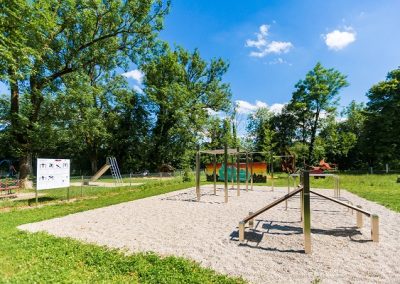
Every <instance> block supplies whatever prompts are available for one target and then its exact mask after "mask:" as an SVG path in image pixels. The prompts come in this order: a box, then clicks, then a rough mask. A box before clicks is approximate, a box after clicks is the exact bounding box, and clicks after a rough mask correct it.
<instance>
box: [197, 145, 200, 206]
mask: <svg viewBox="0 0 400 284" xmlns="http://www.w3.org/2000/svg"><path fill="white" fill-rule="evenodd" d="M196 196H197V201H200V146H199V145H197V151H196Z"/></svg>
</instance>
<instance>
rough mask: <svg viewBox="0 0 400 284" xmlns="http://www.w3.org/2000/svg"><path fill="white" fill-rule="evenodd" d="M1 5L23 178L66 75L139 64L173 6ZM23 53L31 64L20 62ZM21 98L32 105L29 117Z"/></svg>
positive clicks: (47, 0)
mask: <svg viewBox="0 0 400 284" xmlns="http://www.w3.org/2000/svg"><path fill="white" fill-rule="evenodd" d="M1 5H2V6H1V8H2V9H1V10H2V13H1V14H0V35H1V37H0V43H1V46H0V50H1V51H2V53H4V54H5V56H2V57H1V59H0V61H1V63H0V66H1V70H0V74H2V77H1V80H2V81H4V82H6V83H7V84H9V86H10V90H11V106H10V109H11V130H12V135H13V137H14V140H15V142H16V144H18V146H19V152H20V153H21V154H20V177H21V178H25V177H26V176H27V174H28V172H29V168H28V164H29V156H30V154H31V152H32V146H33V145H32V140H33V139H32V136H31V135H32V133H34V131H33V130H34V126H35V124H37V123H38V122H40V121H39V119H40V113H41V111H42V110H43V105H44V102H45V99H46V96H51V95H54V94H56V93H55V90H58V89H62V88H64V87H65V85H64V82H63V80H64V78H65V76H66V75H68V74H71V73H75V72H80V71H81V70H82V69H84V68H87V67H88V66H89V65H92V66H93V65H95V66H101V67H104V68H106V69H112V68H115V67H117V66H120V67H124V66H126V64H127V62H128V59H130V60H132V61H133V62H138V60H139V58H140V57H141V55H143V54H146V52H148V51H149V50H150V49H152V48H154V44H155V36H156V32H157V31H159V30H160V29H161V28H162V19H163V17H164V16H165V14H166V13H167V11H168V6H169V2H167V3H164V2H163V1H162V0H156V1H152V0H137V1H121V0H111V1H89V0H83V1H75V0H73V1H56V0H37V1H27V0H25V1H22V0H7V1H3V2H1ZM10 35H12V37H11V36H10ZM6 39H7V41H6ZM10 41H11V42H10ZM8 43H11V44H8ZM16 45H23V46H24V48H23V49H19V48H18V47H16ZM21 52H23V56H21V58H22V59H27V60H15V58H20V55H21V54H20V53H21ZM13 58H14V60H13ZM21 96H24V97H26V101H27V103H28V107H27V108H26V110H27V111H26V112H25V113H22V112H21V110H20V102H21V100H22V99H23V98H21Z"/></svg>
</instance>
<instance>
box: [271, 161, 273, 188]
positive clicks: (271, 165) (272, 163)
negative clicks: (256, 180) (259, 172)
mask: <svg viewBox="0 0 400 284" xmlns="http://www.w3.org/2000/svg"><path fill="white" fill-rule="evenodd" d="M271 161H272V162H271V182H272V191H274V157H272V159H271Z"/></svg>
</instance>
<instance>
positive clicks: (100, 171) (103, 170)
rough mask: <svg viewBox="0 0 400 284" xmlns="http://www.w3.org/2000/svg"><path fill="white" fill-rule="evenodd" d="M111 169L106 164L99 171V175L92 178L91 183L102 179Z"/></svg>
mask: <svg viewBox="0 0 400 284" xmlns="http://www.w3.org/2000/svg"><path fill="white" fill-rule="evenodd" d="M109 168H110V165H109V164H105V165H104V166H102V167H101V169H100V170H98V171H97V173H95V174H94V176H92V178H91V179H90V181H92V182H93V181H96V180H98V179H99V177H101V176H102V175H103V174H104V173H105V172H106V171H107V170H108V169H109Z"/></svg>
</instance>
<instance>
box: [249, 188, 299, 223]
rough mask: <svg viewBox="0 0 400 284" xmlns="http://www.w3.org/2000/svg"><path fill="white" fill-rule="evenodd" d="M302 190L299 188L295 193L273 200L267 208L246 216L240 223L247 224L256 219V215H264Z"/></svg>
mask: <svg viewBox="0 0 400 284" xmlns="http://www.w3.org/2000/svg"><path fill="white" fill-rule="evenodd" d="M302 190H303V188H299V189H297V190H295V191H292V192H291V193H289V194H286V195H284V196H282V197H281V198H279V199H277V200H275V201H274V202H272V203H270V204H268V205H267V206H265V207H263V208H261V209H260V210H257V211H256V212H254V213H253V214H252V215H249V216H247V217H246V218H244V219H243V220H242V221H243V222H244V223H247V222H248V221H249V220H251V219H254V218H255V217H257V216H258V215H260V214H261V213H264V212H265V211H267V210H269V209H271V208H272V207H275V206H276V205H278V204H279V203H281V202H283V201H285V200H286V199H288V198H290V197H292V196H294V195H296V194H297V193H299V192H301V191H302Z"/></svg>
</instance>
